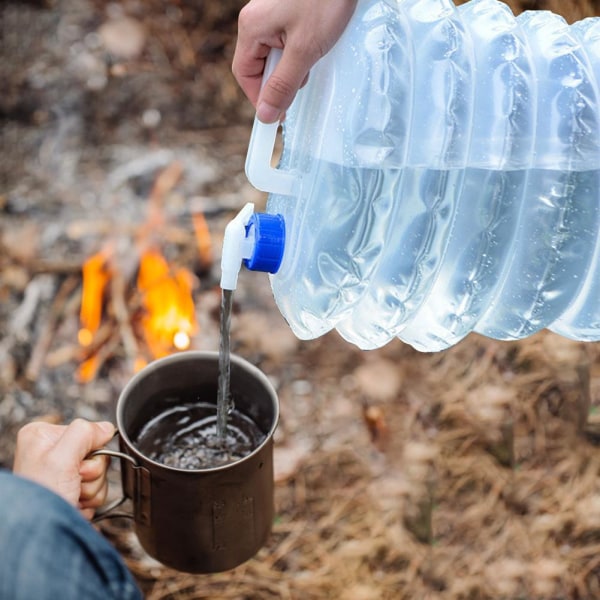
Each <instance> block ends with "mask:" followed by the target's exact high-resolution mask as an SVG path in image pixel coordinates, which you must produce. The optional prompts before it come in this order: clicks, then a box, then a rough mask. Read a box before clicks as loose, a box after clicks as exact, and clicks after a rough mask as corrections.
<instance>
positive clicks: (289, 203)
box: [246, 0, 600, 351]
mask: <svg viewBox="0 0 600 600" xmlns="http://www.w3.org/2000/svg"><path fill="white" fill-rule="evenodd" d="M275 127H276V126H269V125H264V124H262V123H260V122H258V121H256V122H255V125H254V129H253V135H252V140H251V143H250V147H249V152H248V159H247V167H246V168H247V174H248V177H249V179H250V181H251V182H252V183H253V184H254V185H255V186H256V187H258V188H259V189H262V190H264V191H267V192H270V194H269V198H268V203H267V213H269V214H270V215H271V216H275V215H279V217H278V218H279V219H281V220H282V223H283V225H282V227H283V228H284V230H285V242H283V241H281V244H284V247H283V248H282V249H281V250H282V256H281V264H280V265H279V263H277V265H278V269H273V268H272V266H271V267H270V268H269V269H266V270H271V271H273V270H276V273H274V274H273V275H271V284H272V288H273V293H274V296H275V300H276V302H277V305H278V307H279V309H280V310H281V313H282V314H283V316H284V317H285V319H286V320H287V322H288V323H289V324H290V326H291V328H292V330H293V331H294V332H295V334H296V335H297V336H298V337H299V338H302V339H309V338H314V337H317V336H320V335H322V334H324V333H325V332H327V331H329V330H331V329H333V328H335V329H337V330H338V331H339V333H340V334H341V335H342V336H343V337H344V338H345V339H347V340H348V341H350V342H352V343H354V344H356V345H357V346H359V347H360V348H364V349H368V348H376V347H380V346H382V345H384V344H386V343H387V342H388V341H390V340H391V339H392V338H394V337H399V338H400V339H401V340H403V341H405V342H407V343H409V344H411V345H412V346H414V347H415V348H417V349H419V350H423V351H435V350H441V349H444V348H446V347H448V346H450V345H452V344H455V343H457V342H458V341H459V340H461V339H462V338H464V337H465V336H466V335H467V334H468V333H469V332H471V331H476V332H479V333H481V334H484V335H486V336H490V337H493V338H497V339H503V340H514V339H519V338H523V337H525V336H528V335H531V334H533V333H534V332H536V331H538V330H540V329H542V328H549V329H551V330H552V331H555V332H557V333H559V334H561V335H563V336H567V337H570V338H574V339H579V340H598V339H600V18H590V19H585V20H583V21H580V22H578V23H575V24H574V25H571V26H569V25H568V24H567V23H566V21H565V20H564V19H563V18H562V17H560V16H558V15H556V14H553V13H551V12H548V11H528V12H524V13H522V14H521V15H519V16H518V17H515V16H514V15H513V13H512V12H511V10H510V9H509V7H508V6H507V5H505V4H503V3H502V2H499V1H497V0H471V1H470V2H467V3H466V4H463V5H461V6H459V7H456V6H455V5H454V4H453V2H452V1H451V0H395V1H392V0H377V1H373V0H359V2H358V6H357V9H356V12H355V14H354V16H353V18H352V20H351V21H350V23H349V25H348V27H347V29H346V31H345V32H344V34H343V35H342V37H341V38H340V40H339V41H338V43H337V44H336V46H335V47H334V48H333V49H332V50H331V51H330V52H329V53H328V54H327V55H326V56H325V57H324V58H322V59H321V60H320V61H319V62H318V63H317V64H316V65H315V66H314V68H313V69H312V71H311V73H310V78H309V81H308V83H307V85H306V86H305V87H304V88H303V89H302V90H301V91H300V92H299V93H298V95H297V97H296V99H295V101H294V103H293V105H292V106H291V108H290V109H289V111H288V112H287V115H286V119H285V121H284V124H283V128H284V129H283V152H282V156H281V160H280V162H279V165H278V167H277V168H271V167H270V160H271V155H272V151H273V141H274V139H275ZM280 225H281V224H280ZM253 229H254V228H253V227H250V226H247V227H246V232H248V231H251V230H253ZM279 233H281V232H279ZM253 235H254V233H253ZM259 237H260V236H259ZM263 237H264V236H263ZM267 237H269V236H268V235H267ZM276 252H277V251H276Z"/></svg>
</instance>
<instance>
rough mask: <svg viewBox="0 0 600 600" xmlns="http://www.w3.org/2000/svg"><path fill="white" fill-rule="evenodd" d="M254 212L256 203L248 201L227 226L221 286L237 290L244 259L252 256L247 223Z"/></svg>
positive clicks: (225, 288)
mask: <svg viewBox="0 0 600 600" xmlns="http://www.w3.org/2000/svg"><path fill="white" fill-rule="evenodd" d="M253 214H254V204H252V202H248V203H247V204H246V205H245V206H244V207H243V208H242V210H240V212H239V213H238V214H237V215H236V217H234V218H233V219H232V220H231V221H230V222H229V223H228V224H227V227H226V228H225V235H224V237H223V253H222V255H221V288H222V289H224V290H235V288H236V287H237V280H238V275H239V273H240V269H241V267H242V261H243V260H244V259H245V258H249V257H250V256H252V240H250V239H249V238H248V237H247V236H246V225H248V222H249V221H250V218H251V217H252V215H253Z"/></svg>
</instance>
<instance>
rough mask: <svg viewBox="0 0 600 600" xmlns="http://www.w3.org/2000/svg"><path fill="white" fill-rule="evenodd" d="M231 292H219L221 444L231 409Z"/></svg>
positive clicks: (219, 429)
mask: <svg viewBox="0 0 600 600" xmlns="http://www.w3.org/2000/svg"><path fill="white" fill-rule="evenodd" d="M232 304H233V290H222V292H221V324H220V339H219V390H218V392H217V435H218V437H219V440H220V441H221V443H225V440H226V438H227V415H228V414H229V411H230V410H231V409H232V408H233V406H232V402H231V397H230V396H231V395H230V393H229V380H230V372H231V351H230V349H229V329H230V326H231V307H232Z"/></svg>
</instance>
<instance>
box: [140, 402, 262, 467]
mask: <svg viewBox="0 0 600 600" xmlns="http://www.w3.org/2000/svg"><path fill="white" fill-rule="evenodd" d="M264 438H265V435H264V434H263V432H262V431H261V430H260V429H259V428H258V426H257V425H256V423H254V421H253V420H252V419H250V418H249V417H248V416H246V415H244V414H243V413H241V412H240V411H239V410H236V409H234V410H232V411H231V412H230V414H229V415H228V421H227V429H226V435H225V437H224V438H222V437H221V436H219V434H218V431H217V415H216V414H215V405H214V404H210V403H207V402H199V403H182V404H180V405H176V406H172V407H170V408H167V409H166V410H164V411H163V412H161V413H159V414H158V415H157V416H156V417H154V418H153V419H152V420H150V421H149V422H148V423H147V424H146V425H145V426H144V427H143V428H142V429H141V430H140V432H139V434H138V435H137V436H136V439H135V441H134V444H135V446H136V447H137V448H138V450H139V451H140V452H142V454H144V455H145V456H147V457H148V458H150V459H152V460H154V461H156V462H159V463H162V464H164V465H166V466H168V467H175V468H178V469H210V468H214V467H220V466H223V465H226V464H229V463H233V462H236V461H237V460H240V459H241V458H243V457H245V456H247V455H248V454H250V453H251V452H252V451H253V450H254V449H255V448H257V447H258V446H259V445H260V444H261V443H262V442H263V440H264Z"/></svg>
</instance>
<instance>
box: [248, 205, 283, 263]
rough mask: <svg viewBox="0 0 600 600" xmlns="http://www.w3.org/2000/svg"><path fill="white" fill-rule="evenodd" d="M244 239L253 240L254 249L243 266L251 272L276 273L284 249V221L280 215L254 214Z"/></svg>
mask: <svg viewBox="0 0 600 600" xmlns="http://www.w3.org/2000/svg"><path fill="white" fill-rule="evenodd" d="M246 237H247V238H250V237H253V238H254V249H253V251H252V256H250V258H245V259H244V264H245V265H246V267H247V268H248V269H250V270H251V271H265V272H267V273H277V271H278V270H279V267H280V265H281V261H282V259H283V250H284V248H285V221H284V220H283V216H282V215H279V214H277V215H271V214H268V213H254V214H253V215H252V216H251V217H250V220H249V221H248V225H246Z"/></svg>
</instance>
